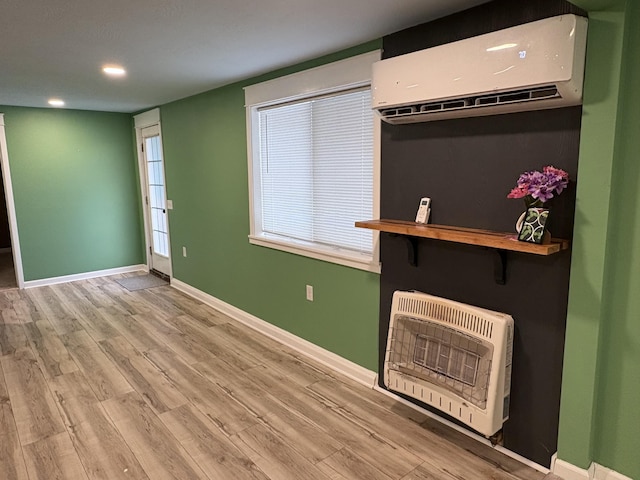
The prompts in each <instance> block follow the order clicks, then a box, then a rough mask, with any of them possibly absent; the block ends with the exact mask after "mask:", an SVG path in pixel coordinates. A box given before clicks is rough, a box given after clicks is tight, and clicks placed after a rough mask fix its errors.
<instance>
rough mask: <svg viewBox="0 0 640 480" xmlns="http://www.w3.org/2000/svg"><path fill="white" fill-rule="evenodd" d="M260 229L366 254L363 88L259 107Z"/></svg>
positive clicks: (367, 108) (368, 187)
mask: <svg viewBox="0 0 640 480" xmlns="http://www.w3.org/2000/svg"><path fill="white" fill-rule="evenodd" d="M259 123H260V126H259V128H260V180H261V185H260V193H261V197H262V198H261V203H262V231H263V232H265V233H268V234H272V235H278V236H281V237H284V238H290V239H295V240H304V241H307V242H312V243H318V244H321V245H326V246H330V247H335V248H339V249H346V250H352V251H356V252H359V253H367V254H371V252H372V251H373V237H372V232H371V231H368V230H364V229H359V228H355V227H354V223H355V222H356V221H357V220H362V219H367V218H372V216H373V114H372V111H371V93H370V90H369V89H366V90H360V91H355V92H353V91H349V92H344V93H339V94H335V95H331V96H326V97H320V98H312V99H309V100H305V101H301V102H298V103H293V104H286V105H279V106H275V107H269V108H263V109H259Z"/></svg>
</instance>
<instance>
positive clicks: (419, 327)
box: [384, 292, 513, 436]
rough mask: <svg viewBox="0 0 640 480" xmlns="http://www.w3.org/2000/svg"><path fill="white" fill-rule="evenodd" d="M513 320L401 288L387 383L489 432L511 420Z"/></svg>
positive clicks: (392, 324) (395, 300) (393, 314)
mask: <svg viewBox="0 0 640 480" xmlns="http://www.w3.org/2000/svg"><path fill="white" fill-rule="evenodd" d="M512 343H513V319H512V318H511V317H510V316H509V315H505V314H502V313H498V312H493V311H490V310H484V309H481V308H478V307H473V306H470V305H465V304H461V303H457V302H454V301H451V300H447V299H443V298H439V297H434V296H431V295H427V294H424V293H418V292H396V293H395V294H394V298H393V306H392V312H391V321H390V326H389V335H388V338H387V349H386V355H385V372H384V380H385V385H386V386H387V387H388V388H390V389H391V390H396V391H399V392H401V393H404V394H407V395H409V396H411V397H413V398H416V399H418V400H420V401H422V402H424V403H427V404H430V405H432V406H434V407H436V408H438V409H440V410H442V411H444V412H445V413H447V414H449V415H451V416H454V417H457V418H458V419H459V420H461V421H463V422H464V423H466V424H468V425H469V426H471V427H472V428H474V429H475V430H477V431H479V432H480V433H483V434H485V435H487V436H490V435H493V434H494V433H495V432H497V431H498V430H499V429H500V428H501V426H502V423H503V422H504V421H505V420H506V419H507V418H508V411H507V407H506V405H508V403H509V391H510V378H511V356H512Z"/></svg>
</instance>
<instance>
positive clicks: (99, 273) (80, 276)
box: [24, 265, 147, 288]
mask: <svg viewBox="0 0 640 480" xmlns="http://www.w3.org/2000/svg"><path fill="white" fill-rule="evenodd" d="M141 270H144V271H147V266H146V265H131V266H128V267H118V268H109V269H107V270H96V271H94V272H85V273H75V274H73V275H64V276H62V277H51V278H42V279H40V280H29V281H28V282H24V288H34V287H44V286H46V285H55V284H58V283H67V282H76V281H78V280H87V279H89V278H96V277H107V276H109V275H117V274H120V273H131V272H139V271H141Z"/></svg>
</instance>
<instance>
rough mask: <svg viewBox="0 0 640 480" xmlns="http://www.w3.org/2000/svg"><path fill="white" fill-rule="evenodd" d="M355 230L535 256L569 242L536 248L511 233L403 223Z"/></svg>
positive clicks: (373, 222) (364, 224)
mask: <svg viewBox="0 0 640 480" xmlns="http://www.w3.org/2000/svg"><path fill="white" fill-rule="evenodd" d="M356 227H360V228H368V229H370V230H379V231H381V232H387V233H395V234H398V235H408V236H411V237H421V238H432V239H435V240H443V241H445V242H455V243H465V244H467V245H479V246H481V247H489V248H495V249H498V250H506V251H511V252H521V253H531V254H534V255H552V254H554V253H558V252H560V251H562V250H567V249H568V248H569V240H563V239H557V238H554V239H552V240H551V243H549V244H545V245H537V244H535V243H527V242H520V241H518V239H517V237H516V235H515V234H510V233H501V232H492V231H489V230H478V229H475V228H464V227H450V226H446V225H423V224H420V223H415V222H406V221H402V220H367V221H362V222H356Z"/></svg>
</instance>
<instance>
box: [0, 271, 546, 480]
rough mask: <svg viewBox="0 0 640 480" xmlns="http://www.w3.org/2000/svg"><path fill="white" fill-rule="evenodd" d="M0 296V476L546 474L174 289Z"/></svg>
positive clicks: (236, 479) (283, 479)
mask: <svg viewBox="0 0 640 480" xmlns="http://www.w3.org/2000/svg"><path fill="white" fill-rule="evenodd" d="M114 278H121V277H108V278H98V279H92V280H86V281H80V282H74V283H68V284H63V285H54V286H48V287H40V288H33V289H29V290H7V291H1V292H0V312H1V316H0V364H1V367H2V369H1V371H0V477H1V478H2V479H3V480H14V479H16V480H23V479H30V480H36V479H46V480H54V479H56V480H76V479H105V480H114V479H116V480H117V479H148V480H163V479H177V480H195V479H220V480H226V479H230V480H269V479H270V480H288V479H292V480H305V479H309V480H345V479H346V480H351V479H366V480H376V479H380V480H389V479H395V480H400V479H401V480H420V479H422V480H465V479H473V480H484V479H487V480H489V479H491V480H539V479H541V478H543V477H544V475H543V474H542V473H540V472H537V471H535V470H533V469H531V468H529V467H527V466H524V465H522V464H520V463H519V462H517V461H515V460H513V459H511V458H509V457H506V456H504V455H503V454H501V453H499V452H497V451H495V450H493V449H491V448H490V447H488V446H486V445H483V444H480V443H478V442H475V441H474V440H472V439H470V438H468V437H466V436H465V435H462V434H460V433H458V432H456V431H454V430H451V429H449V428H447V427H445V426H443V425H442V424H440V423H439V422H437V421H435V420H433V419H430V418H429V417H427V416H424V415H422V414H420V413H418V412H416V411H415V410H413V409H410V408H409V407H407V406H405V405H402V404H400V403H398V402H396V401H394V400H393V399H392V398H390V397H387V396H386V395H383V394H381V393H379V392H376V391H374V390H372V389H369V388H366V387H364V386H362V385H360V384H357V383H355V382H353V381H351V380H349V379H347V378H345V377H343V376H341V375H339V374H337V373H335V372H333V371H331V370H329V369H327V368H326V367H323V366H322V365H320V364H318V363H316V362H314V361H313V360H311V359H309V358H306V357H304V356H303V355H300V354H298V353H296V352H295V351H293V350H291V349H289V348H287V347H285V346H283V345H281V344H279V343H277V342H275V341H273V340H271V339H269V338H267V337H264V336H262V335H261V334H259V333H257V332H255V331H253V330H251V329H249V328H247V327H245V326H243V325H241V324H239V323H237V322H236V321H234V320H232V319H230V318H228V317H225V316H224V315H223V314H221V313H220V312H218V311H216V310H214V309H212V308H209V307H208V306H206V305H204V304H202V303H200V302H199V301H196V300H194V299H192V298H190V297H188V296H186V295H184V294H182V293H180V292H178V291H177V290H175V289H173V288H172V287H169V286H164V287H158V288H153V289H148V290H140V291H136V292H129V291H127V290H126V289H124V288H122V287H121V286H120V285H119V284H117V283H116V282H115V281H114Z"/></svg>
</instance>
